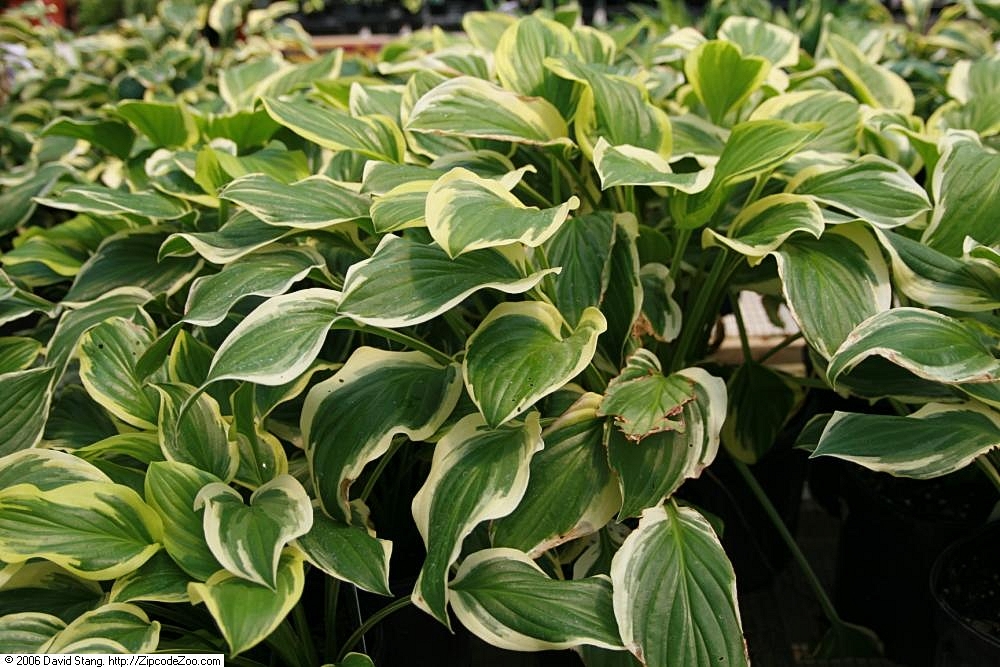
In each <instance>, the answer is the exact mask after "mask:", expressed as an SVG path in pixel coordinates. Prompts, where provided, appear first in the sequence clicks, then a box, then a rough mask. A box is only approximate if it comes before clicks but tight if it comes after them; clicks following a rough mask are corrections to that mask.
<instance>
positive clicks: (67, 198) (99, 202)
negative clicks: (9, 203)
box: [36, 185, 188, 220]
mask: <svg viewBox="0 0 1000 667" xmlns="http://www.w3.org/2000/svg"><path fill="white" fill-rule="evenodd" d="M36 201H37V202H38V203H39V204H42V205H43V206H49V207H52V208H57V209H60V210H63V211H73V212H74V213H86V214H87V215H94V216H121V215H134V216H138V217H140V218H146V219H151V220H176V219H177V218H179V217H181V216H182V215H184V214H185V213H187V211H188V208H187V206H185V205H184V204H183V203H181V202H179V201H177V200H176V199H171V198H167V197H164V196H163V195H159V194H156V193H155V192H151V191H139V192H128V191H126V190H113V189H111V188H107V187H104V186H102V185H72V186H70V187H68V188H66V189H65V190H62V191H61V192H60V193H59V196H57V197H37V198H36Z"/></svg>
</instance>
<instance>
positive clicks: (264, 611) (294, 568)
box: [188, 550, 305, 657]
mask: <svg viewBox="0 0 1000 667" xmlns="http://www.w3.org/2000/svg"><path fill="white" fill-rule="evenodd" d="M304 588H305V570H304V567H303V563H302V556H301V555H300V554H298V553H297V552H296V551H295V550H287V551H285V553H283V554H282V556H281V560H280V561H279V563H278V573H277V576H276V577H275V586H274V589H273V590H272V589H270V588H267V587H266V586H261V585H259V584H255V583H253V582H252V581H247V580H245V579H240V578H239V577H237V576H235V575H233V574H231V573H229V572H226V571H225V570H221V571H219V572H216V573H215V574H214V575H212V577H210V578H209V579H208V581H206V582H205V583H203V584H197V583H192V584H189V585H188V595H189V596H190V597H191V601H192V603H194V604H199V603H201V602H204V603H205V606H206V607H208V611H209V612H210V613H211V614H212V618H214V619H215V622H216V624H218V626H219V630H220V631H221V632H222V636H223V637H225V639H226V643H228V644H229V657H234V656H236V655H237V654H239V653H242V652H244V651H246V650H247V649H250V648H252V647H254V646H256V645H257V644H259V643H260V642H262V641H264V639H266V638H267V637H268V636H269V635H270V634H271V633H272V632H274V630H275V629H276V628H277V627H278V626H279V625H280V624H281V622H282V621H284V620H285V616H287V615H288V612H290V611H291V610H292V608H293V607H294V606H295V604H296V603H297V602H298V601H299V598H300V597H301V596H302V590H303V589H304Z"/></svg>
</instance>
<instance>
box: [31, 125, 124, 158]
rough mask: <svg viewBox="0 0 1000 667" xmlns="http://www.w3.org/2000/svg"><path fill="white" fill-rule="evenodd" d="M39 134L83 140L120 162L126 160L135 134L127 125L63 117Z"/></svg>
mask: <svg viewBox="0 0 1000 667" xmlns="http://www.w3.org/2000/svg"><path fill="white" fill-rule="evenodd" d="M41 134H42V136H60V137H74V138H76V139H83V140H84V141H87V142H89V143H90V144H92V145H94V146H99V147H100V148H102V149H104V150H106V151H108V152H109V153H111V154H112V155H114V156H115V157H117V158H120V159H122V160H124V159H126V158H128V155H129V153H130V152H131V151H132V144H133V143H134V142H135V132H133V131H132V128H130V127H129V126H128V125H127V124H125V123H122V122H119V121H115V120H105V119H96V120H89V119H88V120H85V119H80V118H67V117H65V116H63V117H61V118H57V119H55V120H54V121H52V122H51V123H49V124H48V125H46V126H45V129H43V130H42V133H41Z"/></svg>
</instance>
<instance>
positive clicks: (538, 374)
mask: <svg viewBox="0 0 1000 667" xmlns="http://www.w3.org/2000/svg"><path fill="white" fill-rule="evenodd" d="M563 324H564V323H563V320H562V316H561V315H560V314H559V311H558V310H557V309H556V308H555V307H554V306H551V305H549V304H547V303H542V302H539V301H525V302H520V303H502V304H500V305H499V306H497V307H496V308H494V309H493V310H492V311H491V312H490V314H489V315H487V316H486V318H485V319H484V320H483V321H482V322H481V323H480V325H479V327H478V328H477V329H476V331H475V332H474V333H473V334H472V335H471V336H470V337H469V340H468V343H467V346H466V354H465V359H464V362H463V364H462V374H463V376H464V378H465V386H466V388H467V389H468V391H469V395H470V396H471V398H472V400H473V402H475V404H476V406H477V407H478V408H479V410H480V412H481V413H482V414H483V417H484V418H485V419H486V422H487V423H488V424H489V425H490V426H492V427H494V428H495V427H497V426H499V425H501V424H503V423H504V422H506V421H509V420H511V419H513V418H514V417H515V416H517V415H519V414H520V413H522V412H524V411H525V410H527V409H528V408H529V407H531V406H532V405H534V404H535V402H537V401H538V400H539V399H541V398H542V397H544V396H548V395H549V394H551V393H552V392H554V391H556V390H557V389H559V388H560V387H562V386H563V385H564V384H566V383H567V382H569V381H570V380H572V379H573V378H574V377H576V376H577V375H579V374H580V373H581V372H583V370H584V369H585V368H586V367H587V365H588V364H589V363H590V361H591V359H593V357H594V353H595V351H596V350H597V337H598V336H600V335H601V334H602V333H604V331H605V330H606V329H607V321H606V320H605V319H604V315H602V314H601V312H600V311H599V310H597V309H596V308H587V309H586V310H584V311H583V314H582V316H581V318H580V322H579V324H577V326H576V327H575V328H574V329H573V330H572V332H570V333H569V334H568V335H567V336H566V337H563V332H562V328H563Z"/></svg>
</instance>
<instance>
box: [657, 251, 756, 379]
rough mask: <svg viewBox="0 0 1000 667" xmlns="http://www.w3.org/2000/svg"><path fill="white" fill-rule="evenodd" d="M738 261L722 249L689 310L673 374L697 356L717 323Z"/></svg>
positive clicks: (672, 367)
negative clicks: (707, 331)
mask: <svg viewBox="0 0 1000 667" xmlns="http://www.w3.org/2000/svg"><path fill="white" fill-rule="evenodd" d="M739 260H740V258H739V257H737V258H735V259H732V258H730V256H729V251H728V249H726V248H722V249H721V250H720V251H719V254H718V255H716V257H715V261H714V262H713V263H712V268H711V270H710V271H709V274H708V276H707V277H706V278H705V281H704V282H703V283H702V284H701V285H700V287H699V288H698V293H697V296H696V297H695V301H694V305H693V306H692V307H691V308H690V309H689V310H688V311H687V312H688V317H687V322H685V324H684V326H683V327H681V335H680V337H679V338H678V340H677V344H676V347H675V348H674V356H673V360H672V361H673V363H672V364H671V371H678V370H680V369H681V368H684V367H685V366H686V365H687V364H688V363H690V362H691V361H692V360H693V357H695V356H697V355H695V354H694V352H695V350H694V346H695V344H696V343H697V342H698V341H699V340H700V339H701V338H704V334H705V329H706V327H708V326H710V325H711V324H712V322H714V321H715V316H716V315H717V312H716V311H717V310H718V306H719V304H720V303H721V300H720V297H723V296H725V291H724V288H725V285H726V283H727V282H728V280H729V276H730V275H731V274H732V272H733V271H734V270H735V269H736V267H737V266H738V264H739Z"/></svg>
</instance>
